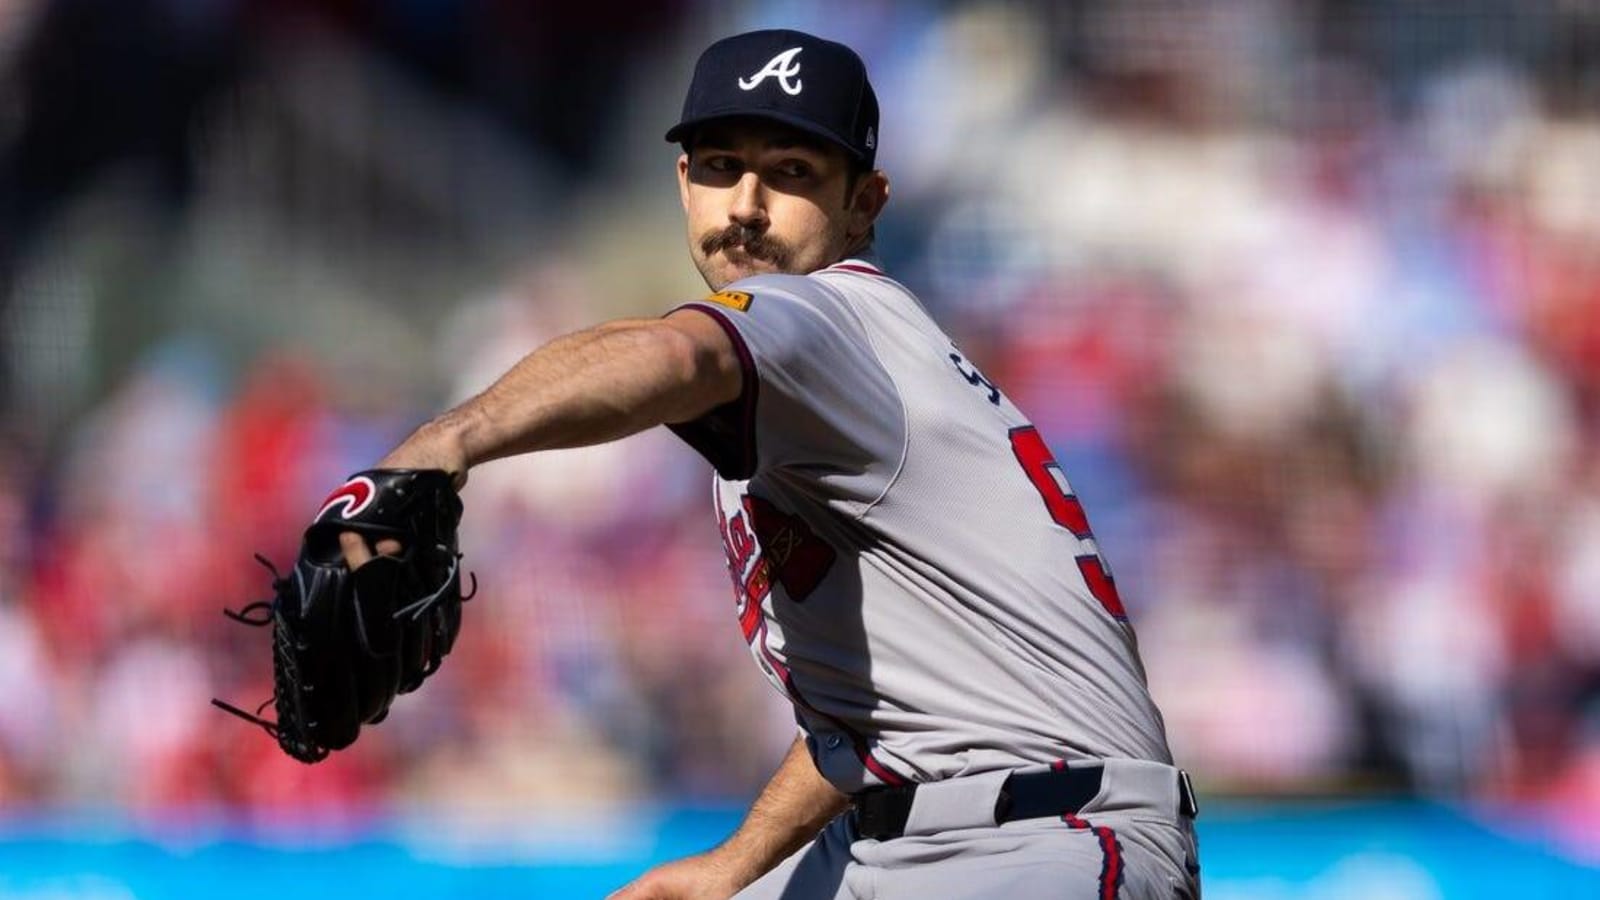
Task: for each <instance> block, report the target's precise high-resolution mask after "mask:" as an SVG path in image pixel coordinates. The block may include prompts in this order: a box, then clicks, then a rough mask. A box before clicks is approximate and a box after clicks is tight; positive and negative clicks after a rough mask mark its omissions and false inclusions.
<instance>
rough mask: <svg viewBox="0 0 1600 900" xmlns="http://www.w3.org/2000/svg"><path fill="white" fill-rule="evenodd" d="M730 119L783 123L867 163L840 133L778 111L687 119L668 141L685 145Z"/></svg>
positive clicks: (735, 111)
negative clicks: (701, 130) (704, 128)
mask: <svg viewBox="0 0 1600 900" xmlns="http://www.w3.org/2000/svg"><path fill="white" fill-rule="evenodd" d="M728 119H767V120H769V121H773V122H781V123H783V124H784V125H788V126H789V127H791V128H795V129H798V130H800V131H804V132H805V133H807V134H811V135H816V136H817V137H819V138H822V139H823V140H826V141H827V142H828V143H830V144H837V145H838V146H839V148H840V149H841V150H843V151H844V152H846V153H848V154H850V155H851V156H853V157H855V158H856V159H858V160H861V161H863V162H865V161H866V158H867V157H866V155H865V154H863V153H862V152H861V151H859V150H857V149H856V148H855V147H852V146H850V142H849V141H847V140H845V139H844V138H843V137H840V136H839V135H838V133H836V132H834V131H832V130H831V129H828V128H824V127H822V126H821V125H818V124H817V123H815V122H813V121H811V120H809V119H807V118H805V117H803V116H797V115H793V114H791V113H786V112H784V111H782V110H777V109H731V110H728V111H726V112H714V113H709V114H707V115H704V116H699V117H697V118H694V119H685V120H683V121H682V122H679V123H678V124H676V125H674V126H672V127H671V128H670V129H668V130H667V141H668V142H669V143H673V144H682V143H685V142H686V141H687V140H688V139H689V136H690V135H691V134H693V133H694V130H695V129H696V128H699V127H700V126H702V125H708V124H710V123H712V122H722V121H725V120H728Z"/></svg>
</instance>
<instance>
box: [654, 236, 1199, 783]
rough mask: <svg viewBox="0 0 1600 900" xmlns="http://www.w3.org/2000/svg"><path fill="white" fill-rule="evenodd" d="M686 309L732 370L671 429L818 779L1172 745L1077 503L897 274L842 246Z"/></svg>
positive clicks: (906, 774) (919, 777)
mask: <svg viewBox="0 0 1600 900" xmlns="http://www.w3.org/2000/svg"><path fill="white" fill-rule="evenodd" d="M689 307H692V308H695V309H699V310H702V311H704V312H705V313H707V314H709V315H711V316H713V317H714V318H715V319H716V320H717V321H718V322H719V323H721V325H722V327H723V328H724V329H725V330H726V331H727V333H728V335H729V336H730V337H731V338H732V339H733V342H734V345H735V347H736V348H737V350H738V352H739V354H740V357H741V361H742V363H743V365H744V378H745V383H744V390H743V393H742V395H741V396H740V398H739V399H738V400H737V401H735V402H734V403H733V404H730V405H728V406H726V407H723V408H721V409H719V410H716V411H714V412H713V413H712V414H710V415H708V416H706V417H704V418H702V419H700V420H698V421H695V422H692V423H687V424H682V425H677V426H674V429H675V430H676V431H677V432H678V433H679V434H680V435H681V436H682V437H683V438H684V439H685V440H687V441H688V442H689V443H690V444H691V445H692V446H694V447H695V448H696V449H697V450H699V451H700V452H701V453H702V454H703V455H705V456H706V457H707V458H708V459H709V460H710V461H711V463H712V464H713V466H714V467H715V469H716V473H717V474H716V477H715V479H714V491H715V500H716V507H717V524H718V526H719V528H720V529H721V532H722V538H723V542H724V544H725V547H726V550H727V555H728V564H729V572H730V574H731V576H732V578H733V582H734V590H735V596H736V600H737V608H738V613H739V621H740V624H741V626H742V628H743V631H744V636H745V639H746V640H747V641H748V642H749V644H750V650H751V653H752V655H753V656H754V657H755V660H756V663H757V664H758V665H759V666H760V667H761V669H762V670H763V671H764V672H765V673H766V675H767V677H768V678H769V679H770V680H771V681H772V682H773V684H774V685H776V686H777V687H778V689H779V690H780V691H782V692H783V693H784V694H785V695H786V696H787V697H788V698H789V699H790V700H791V701H793V703H794V706H795V710H796V714H797V719H798V721H799V723H800V725H801V727H802V728H803V730H804V732H805V734H806V737H807V742H808V745H809V746H810V749H811V751H812V754H813V757H814V758H815V760H816V762H817V767H818V770H819V771H821V772H822V774H823V775H824V777H826V778H827V779H828V780H829V781H830V782H831V783H832V784H833V785H834V786H835V787H836V788H838V789H839V790H840V791H843V792H845V793H853V792H855V791H858V790H861V789H862V788H864V787H870V786H872V785H877V784H901V783H904V782H906V781H919V782H920V781H931V780H937V779H943V778H948V777H952V776H958V775H968V774H974V773H978V772H986V771H993V770H996V769H1013V768H1017V767H1019V766H1024V765H1028V764H1036V763H1047V762H1050V761H1052V760H1056V759H1062V758H1065V759H1069V760H1077V759H1088V758H1128V759H1138V760H1153V761H1157V762H1162V763H1170V762H1171V758H1170V754H1169V752H1168V749H1167V742H1166V736H1165V733H1164V730H1163V726H1162V722H1161V716H1160V713H1159V712H1158V711H1157V710H1156V707H1155V704H1154V703H1153V702H1152V701H1151V698H1150V695H1149V692H1148V690H1147V689H1146V686H1145V676H1144V671H1143V667H1142V665H1141V663H1140V660H1139V655H1138V651H1137V648H1136V646H1135V642H1134V635H1133V632H1132V630H1131V628H1130V627H1129V625H1128V623H1127V620H1126V614H1125V612H1124V610H1123V606H1122V603H1121V600H1120V599H1119V598H1118V596H1117V592H1116V585H1115V582H1114V581H1113V580H1112V577H1111V573H1110V571H1109V569H1108V568H1107V566H1106V563H1105V560H1104V559H1103V558H1102V557H1101V555H1100V553H1099V549H1098V547H1097V546H1096V544H1095V541H1094V537H1093V535H1092V533H1091V532H1090V530H1089V524H1088V522H1087V520H1086V518H1085V516H1084V511H1083V507H1082V506H1081V504H1080V503H1079V502H1078V500H1077V498H1076V497H1075V496H1074V495H1073V493H1072V488H1071V486H1070V485H1069V484H1068V482H1067V480H1066V478H1065V477H1064V475H1063V474H1062V472H1061V469H1060V467H1059V466H1058V465H1057V464H1056V462H1055V460H1054V458H1053V457H1052V456H1051V454H1050V451H1049V449H1048V448H1047V447H1046V446H1045V444H1044V442H1043V440H1042V439H1041V438H1040V437H1039V433H1038V432H1037V431H1036V430H1035V429H1034V428H1033V427H1032V426H1031V425H1030V424H1029V422H1028V419H1027V418H1026V417H1025V416H1024V415H1023V414H1022V412H1021V411H1020V410H1018V409H1017V408H1016V406H1014V405H1013V404H1012V403H1011V401H1010V400H1009V399H1007V397H1006V396H1005V394H1004V393H1003V392H1002V391H1001V390H1000V389H999V388H997V387H996V386H995V385H993V384H992V383H990V382H989V381H988V379H986V378H985V377H984V376H983V374H982V373H981V372H979V371H978V369H977V368H975V367H974V366H973V364H972V362H971V361H969V360H967V359H965V358H964V357H963V356H962V354H961V351H960V350H959V349H958V348H957V347H955V346H954V345H953V344H952V342H951V340H950V338H949V337H948V336H947V335H946V334H945V333H944V332H943V331H942V330H940V328H939V327H938V326H937V325H936V324H934V322H933V320H932V319H931V318H929V316H928V314H927V312H926V311H925V310H924V309H923V308H922V306H921V304H920V303H919V302H918V301H917V299H916V298H915V297H914V296H913V295H912V294H911V292H910V291H908V290H907V289H906V288H904V287H903V286H901V285H900V284H898V283H896V282H895V281H893V280H892V279H890V278H888V277H887V276H885V275H884V274H883V273H882V272H881V271H880V270H879V269H878V268H877V267H876V266H874V265H873V264H871V263H870V262H868V261H865V260H857V259H853V260H847V261H845V262H843V263H839V264H836V265H834V266H831V267H829V268H826V269H822V270H820V271H817V272H814V273H812V274H810V275H805V276H797V275H762V276H758V277H754V278H748V279H745V280H742V281H740V282H738V283H736V284H733V285H731V286H730V288H729V289H728V290H725V291H722V292H720V293H717V294H713V295H712V296H711V297H709V298H707V299H706V300H703V301H698V302H695V303H692V304H689Z"/></svg>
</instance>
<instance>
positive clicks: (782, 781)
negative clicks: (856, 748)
mask: <svg viewBox="0 0 1600 900" xmlns="http://www.w3.org/2000/svg"><path fill="white" fill-rule="evenodd" d="M848 804H849V798H847V797H846V796H845V795H844V794H841V793H839V792H838V791H837V790H835V789H834V787H833V785H831V784H829V783H828V782H827V781H826V780H824V779H823V777H822V775H821V774H820V773H819V772H817V768H816V765H815V764H813V763H812V761H811V754H809V753H807V752H806V745H805V742H804V741H803V740H800V739H799V738H796V739H795V742H794V744H793V745H791V746H790V747H789V753H788V755H786V756H785V757H784V758H783V763H782V764H781V765H780V766H778V771H777V772H775V773H774V774H773V776H772V779H771V780H769V781H768V782H767V786H766V787H765V788H763V789H762V791H761V795H760V796H759V797H757V798H756V802H755V803H754V804H753V805H751V807H750V812H749V813H747V814H746V815H745V819H744V822H743V824H741V825H740V826H739V828H738V830H737V831H735V832H734V833H733V835H732V836H731V837H729V838H728V839H727V840H726V841H723V842H722V843H721V844H720V845H718V846H717V848H716V849H714V850H710V851H708V852H706V853H702V854H700V855H698V856H691V857H688V858H686V859H680V860H676V861H674V862H670V863H667V864H666V865H663V866H660V867H658V868H655V869H652V870H650V871H649V872H647V873H645V874H644V876H642V877H641V878H640V879H639V880H638V881H635V882H633V883H632V884H629V885H628V886H627V887H625V888H623V889H622V890H620V891H618V892H616V893H615V894H612V895H611V896H612V900H686V898H694V900H702V898H703V900H714V898H715V900H722V898H726V897H731V896H733V895H734V894H736V893H738V892H739V891H740V890H743V889H744V888H745V887H746V886H747V885H749V884H750V883H751V882H753V881H755V880H756V879H757V878H760V877H761V876H762V875H765V874H766V873H767V872H769V871H771V870H772V868H773V867H774V866H776V865H777V864H778V863H780V862H783V860H784V859H786V858H788V856H789V855H790V854H792V853H794V852H795V851H796V850H799V849H800V848H801V847H803V846H805V844H806V842H807V841H810V840H811V839H812V838H814V837H816V835H817V832H818V831H821V830H822V827H823V826H824V825H826V824H828V821H829V820H831V819H832V818H833V817H834V816H837V815H838V814H839V813H841V812H843V811H844V810H845V807H846V806H847V805H848Z"/></svg>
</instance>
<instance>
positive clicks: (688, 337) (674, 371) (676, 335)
mask: <svg viewBox="0 0 1600 900" xmlns="http://www.w3.org/2000/svg"><path fill="white" fill-rule="evenodd" d="M695 318H696V319H702V320H704V325H708V326H710V329H711V330H709V331H708V330H706V329H705V328H704V327H700V328H695V327H691V328H683V327H680V326H681V325H682V324H683V323H681V322H674V321H672V320H670V319H669V320H662V321H660V322H659V323H655V325H654V327H653V328H652V329H651V330H652V331H653V332H654V334H653V340H654V343H655V345H656V350H657V352H658V353H659V356H658V359H660V360H661V363H662V371H663V375H664V378H663V380H664V382H665V387H666V395H667V398H668V400H669V402H668V403H667V404H666V406H667V410H666V412H667V413H668V418H667V419H666V421H669V422H686V421H690V420H693V419H697V418H699V417H700V416H703V415H705V414H706V413H708V412H710V411H711V410H713V409H716V408H717V407H719V406H722V405H724V404H726V403H731V402H732V401H734V400H737V399H738V398H739V395H740V393H741V392H742V391H743V387H744V370H743V368H742V367H741V365H740V363H739V358H738V355H737V354H736V353H735V352H734V349H733V342H732V340H731V339H730V338H729V337H728V336H727V335H726V334H724V333H723V332H722V330H721V327H720V326H718V325H717V324H716V323H715V322H713V321H712V320H710V319H709V318H707V317H705V316H703V315H699V314H696V315H695ZM694 324H695V325H700V324H701V323H698V322H696V323H694Z"/></svg>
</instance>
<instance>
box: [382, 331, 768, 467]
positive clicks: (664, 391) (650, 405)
mask: <svg viewBox="0 0 1600 900" xmlns="http://www.w3.org/2000/svg"><path fill="white" fill-rule="evenodd" d="M701 319H704V320H705V321H704V322H701V321H698V320H701ZM707 326H710V320H709V319H706V318H705V317H704V316H702V315H700V314H698V313H691V314H690V315H689V316H687V317H683V316H680V317H675V320H674V321H672V322H669V321H667V320H661V319H627V320H620V321H615V322H608V323H606V324H603V325H599V326H596V327H594V328H590V329H587V330H584V331H580V332H577V333H574V334H570V335H567V336H565V337H561V338H558V339H556V340H554V341H551V342H550V343H549V344H546V345H545V346H543V347H540V348H539V349H538V350H535V351H534V352H532V353H529V354H528V355H527V356H525V357H523V359H522V360H521V361H520V362H518V363H517V365H515V366H514V367H512V368H511V370H509V371H508V372H506V373H505V374H504V375H502V376H501V377H500V379H499V380H497V381H496V382H495V383H494V384H493V385H491V386H490V387H489V388H488V389H486V390H484V391H483V392H482V393H479V394H478V395H476V396H474V397H472V398H471V399H469V400H467V401H466V402H464V403H462V404H461V405H459V406H457V407H456V408H454V409H452V410H450V411H449V412H447V413H445V414H443V415H441V416H439V417H438V418H436V419H434V420H433V421H431V422H429V423H427V424H426V425H423V426H422V427H421V428H419V429H418V430H417V431H416V432H415V433H413V434H412V435H411V436H410V437H409V438H407V439H406V441H405V442H404V443H402V444H401V445H400V446H399V447H397V448H396V449H395V450H394V451H393V452H391V453H390V454H389V456H388V457H386V458H385V461H384V464H385V465H407V466H417V465H426V466H437V467H440V468H446V469H450V470H452V471H461V472H463V473H464V471H465V469H466V468H469V467H471V466H475V465H478V464H479V463H484V462H488V461H489V460H493V459H498V458H500V457H504V456H512V455H515V454H518V453H526V452H530V451H535V450H547V449H554V448H559V447H580V446H585V445H589V444H598V443H603V442H605V441H610V440H615V439H617V438H620V437H625V436H627V435H630V434H633V433H635V432H638V431H642V430H644V429H646V428H649V427H651V426H654V425H659V424H662V423H665V422H678V421H686V420H688V419H692V418H694V417H695V416H698V415H701V414H703V413H704V412H706V411H708V410H710V409H711V408H714V407H715V406H717V405H719V404H721V403H724V402H727V401H728V400H731V399H733V398H734V397H736V396H737V392H738V384H739V377H740V376H739V372H738V370H737V362H736V360H735V359H734V357H733V356H732V354H731V352H719V351H721V350H725V349H727V348H725V347H722V346H720V345H718V344H717V343H716V342H717V341H719V340H721V341H725V340H726V339H725V338H723V337H722V336H721V335H720V333H713V332H710V331H709V329H708V328H707ZM710 327H715V326H710ZM696 329H699V333H698V334H696Z"/></svg>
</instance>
